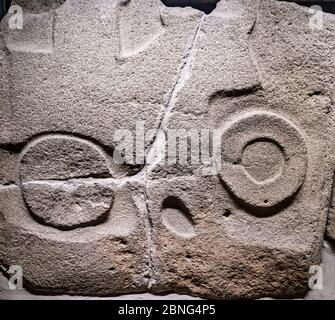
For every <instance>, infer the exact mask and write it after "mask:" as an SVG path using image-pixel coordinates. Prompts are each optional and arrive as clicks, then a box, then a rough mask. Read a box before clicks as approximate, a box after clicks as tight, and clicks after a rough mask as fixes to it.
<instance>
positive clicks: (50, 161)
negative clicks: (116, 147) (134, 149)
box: [20, 134, 114, 230]
mask: <svg viewBox="0 0 335 320" xmlns="http://www.w3.org/2000/svg"><path fill="white" fill-rule="evenodd" d="M109 176H110V174H109V168H108V160H107V158H106V156H105V155H104V153H103V151H102V150H100V148H99V147H98V146H96V145H95V144H94V143H92V142H89V141H86V140H84V139H81V138H77V137H73V136H68V135H61V134H55V135H52V134H51V135H47V136H44V137H40V138H37V139H36V140H34V141H32V142H31V143H29V144H28V146H27V147H26V148H25V149H24V150H23V152H22V155H21V162H20V177H21V188H22V194H23V197H24V200H25V203H26V205H27V207H28V209H29V210H30V213H31V214H32V216H33V218H35V220H37V221H38V222H40V223H42V224H45V225H49V226H52V227H55V228H59V229H64V230H71V229H75V228H78V227H87V226H93V225H97V224H99V223H102V222H103V221H104V220H105V219H106V218H107V215H108V213H109V210H110V209H111V207H112V204H113V199H114V196H113V191H112V190H111V188H110V187H108V186H106V185H105V184H104V183H103V181H102V180H101V179H98V178H107V177H109Z"/></svg>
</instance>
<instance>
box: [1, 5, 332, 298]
mask: <svg viewBox="0 0 335 320" xmlns="http://www.w3.org/2000/svg"><path fill="white" fill-rule="evenodd" d="M16 3H18V4H20V5H22V6H23V9H24V10H23V12H24V16H23V18H24V28H23V30H12V29H10V28H9V27H8V19H10V17H9V16H6V17H5V18H4V19H3V21H2V23H1V37H0V81H1V83H2V84H4V85H3V86H1V88H0V97H1V100H0V103H1V105H0V164H1V167H0V183H1V185H0V263H1V265H2V266H3V269H7V267H8V266H11V265H20V266H22V267H23V270H24V277H25V280H26V285H27V287H28V288H29V290H31V291H33V292H35V293H59V294H70V295H85V296H87V295H92V296H113V295H119V294H123V293H125V294H131V293H136V292H151V293H156V294H157V293H160V294H166V293H170V292H173V293H178V294H189V295H192V296H198V297H203V298H215V299H222V298H260V297H267V296H270V297H287V296H296V295H298V294H300V295H303V294H304V293H305V292H306V291H308V279H309V276H310V275H309V273H308V270H309V268H310V266H312V265H317V264H319V263H320V257H321V246H322V242H323V237H324V233H325V229H326V222H327V213H328V207H329V200H330V196H331V186H332V178H333V171H334V157H333V152H332V150H333V147H334V145H333V134H334V130H333V127H334V126H333V118H332V117H333V110H332V107H333V101H334V98H335V97H334V92H335V90H334V89H335V88H334V81H333V80H334V75H335V66H334V59H333V54H332V53H333V50H334V47H335V36H334V35H335V23H334V22H335V16H334V15H332V14H328V13H327V14H325V15H324V26H323V29H322V30H318V31H315V30H312V29H311V28H310V25H309V18H310V17H309V14H308V9H307V8H305V7H301V6H298V5H296V4H293V3H284V2H277V1H272V0H262V1H251V0H235V1H233V0H221V1H220V2H219V3H218V5H217V7H216V9H215V10H214V11H213V12H212V13H211V14H209V15H204V14H203V12H201V11H198V10H195V9H192V8H183V9H182V8H167V7H165V6H164V5H163V4H162V2H161V1H160V0H145V1H144V0H103V1H101V0H99V1H98V0H94V1H92V0H81V1H77V0H67V1H56V2H54V1H42V0H38V1H37V0H36V1H35V0H34V1H23V0H22V1H16ZM139 121H144V124H143V130H144V131H145V133H146V134H145V139H144V142H143V146H144V148H145V152H144V151H143V154H142V156H143V157H144V155H146V156H147V157H146V162H145V163H142V164H138V163H136V162H135V160H134V157H133V155H136V156H138V150H137V148H134V150H133V152H131V154H130V155H129V154H127V155H123V154H122V152H121V153H118V157H120V158H122V159H123V160H124V161H125V163H121V164H117V163H116V162H115V161H113V155H114V156H115V154H116V152H119V151H118V146H119V142H120V141H121V140H122V139H121V137H115V133H117V132H119V133H120V131H118V130H129V132H131V133H136V132H137V130H138V127H137V125H138V122H139ZM149 129H152V130H149ZM173 129H176V130H180V129H183V130H189V131H188V132H190V131H191V130H194V129H197V130H199V129H202V130H203V131H206V130H207V131H208V130H213V129H216V131H217V133H218V135H219V138H220V140H221V141H222V148H220V149H219V156H220V157H219V158H218V157H214V158H210V159H209V161H207V162H206V163H203V162H201V163H190V159H189V158H190V157H187V158H186V159H183V158H182V154H181V152H179V154H178V152H177V154H175V157H172V158H173V159H175V160H177V159H178V163H176V161H171V155H167V154H165V156H164V154H162V150H163V149H165V140H164V134H162V133H163V132H164V133H165V134H166V135H167V136H169V132H171V130H173ZM188 132H186V131H183V132H182V133H181V138H179V140H178V143H176V146H178V147H180V146H181V145H182V142H181V141H182V139H183V138H186V139H187V135H188ZM187 141H188V140H187ZM169 143H172V142H171V141H169ZM213 143H214V142H213ZM123 144H124V146H126V147H131V146H132V145H133V141H125V142H123ZM205 144H206V142H204V141H202V142H201V147H203V146H204V145H205ZM209 145H210V143H209ZM211 147H213V145H211ZM212 149H213V148H212ZM213 150H214V149H213ZM179 151H180V150H179ZM140 152H141V151H140ZM154 153H157V154H159V155H161V156H159V157H157V158H154V159H153V160H154V161H149V159H151V157H152V155H153V154H154ZM212 153H213V154H212V155H214V156H215V155H216V151H213V152H212ZM202 155H203V154H202ZM168 156H169V157H168ZM173 159H172V160H173ZM213 159H214V160H213ZM218 159H219V160H218ZM114 160H115V157H114ZM165 160H168V161H167V162H166V161H165ZM169 161H170V162H169ZM213 168H214V169H215V170H214V171H213ZM333 224H334V223H333V222H332V218H331V216H330V219H329V224H328V233H329V235H330V237H331V234H332V232H333V231H332V226H333Z"/></svg>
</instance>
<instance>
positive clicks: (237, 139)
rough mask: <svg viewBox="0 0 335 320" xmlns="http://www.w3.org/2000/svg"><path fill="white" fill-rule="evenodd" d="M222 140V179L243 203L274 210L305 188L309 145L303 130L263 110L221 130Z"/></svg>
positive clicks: (250, 113) (247, 114) (251, 113)
mask: <svg viewBox="0 0 335 320" xmlns="http://www.w3.org/2000/svg"><path fill="white" fill-rule="evenodd" d="M222 141H223V148H222V157H221V161H222V163H221V168H220V177H221V179H222V180H223V182H224V183H225V185H226V186H227V187H228V189H229V190H230V191H231V192H232V193H233V194H234V195H235V196H236V197H237V198H238V199H239V200H241V201H242V202H243V203H245V204H247V205H249V206H252V207H260V208H269V207H273V206H276V205H278V204H280V203H281V202H283V201H285V200H287V199H288V198H290V197H292V196H293V195H294V194H295V193H296V192H297V191H298V189H299V188H300V186H301V185H302V183H303V181H304V179H305V175H306V171H307V147H306V143H305V140H304V138H303V135H302V133H301V130H300V129H299V128H297V127H296V126H295V125H294V124H293V123H291V122H290V121H289V120H287V119H285V118H283V117H282V116H279V115H276V114H274V113H271V112H262V111H256V112H248V113H246V114H243V115H241V116H239V117H237V118H236V119H234V120H233V121H232V122H229V123H228V124H227V125H226V126H224V127H223V128H222ZM259 153H263V154H259ZM247 163H249V164H251V166H250V165H249V166H247V165H246V164H247ZM262 170H263V172H262Z"/></svg>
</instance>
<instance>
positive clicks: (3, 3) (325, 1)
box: [0, 0, 335, 20]
mask: <svg viewBox="0 0 335 320" xmlns="http://www.w3.org/2000/svg"><path fill="white" fill-rule="evenodd" d="M31 1H34V0H31ZM35 1H36V0H35ZM37 1H43V0H37ZM161 1H162V2H163V3H164V4H165V5H166V6H168V7H186V6H190V7H193V8H195V9H199V10H202V11H204V12H205V13H207V14H208V13H210V12H212V11H213V10H214V9H215V7H216V4H217V3H218V2H219V0H161ZM279 1H280V0H279ZM286 1H288V2H295V3H298V4H300V5H303V6H308V7H309V6H312V5H319V6H321V7H322V9H323V11H325V12H331V13H335V0H319V1H313V0H310V1H303V0H286ZM10 3H11V0H0V20H1V19H2V18H3V16H4V15H5V14H6V12H7V11H8V8H9V7H10Z"/></svg>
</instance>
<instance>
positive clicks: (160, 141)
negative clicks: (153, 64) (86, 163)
mask: <svg viewBox="0 0 335 320" xmlns="http://www.w3.org/2000/svg"><path fill="white" fill-rule="evenodd" d="M204 20H205V15H203V16H202V17H201V19H200V22H199V23H198V25H197V28H196V31H195V35H194V38H193V42H192V45H191V46H190V48H189V50H188V52H187V54H186V55H185V59H184V64H183V65H182V67H181V69H180V72H179V75H178V77H177V80H176V82H175V85H174V87H173V89H172V90H171V93H170V96H169V99H168V102H167V106H166V110H165V112H164V115H163V116H162V120H161V122H160V125H159V129H158V131H157V135H156V137H155V139H154V140H153V143H152V145H151V147H149V150H148V152H147V157H146V162H147V163H146V166H145V168H144V170H142V171H141V172H140V173H139V174H138V176H137V177H132V179H133V180H134V181H137V182H140V181H141V184H142V185H143V196H144V201H145V211H146V212H145V214H146V220H147V239H148V250H149V253H148V257H149V262H148V265H149V268H150V277H149V282H148V289H149V291H150V290H151V288H152V286H153V285H154V283H155V267H154V259H155V246H154V241H153V224H152V220H151V216H150V208H149V203H148V202H149V197H148V194H147V188H148V180H149V179H148V174H149V173H150V172H151V171H152V170H153V169H154V168H155V167H156V166H157V165H158V164H159V163H160V161H161V160H162V156H163V155H165V134H166V129H167V124H168V121H169V118H170V115H171V112H172V110H173V108H174V107H175V105H176V99H177V95H178V93H179V92H180V91H181V90H182V88H183V87H184V86H185V84H186V82H187V80H188V79H189V78H190V74H191V69H192V64H193V60H194V54H195V50H196V46H197V43H198V39H199V36H200V33H201V29H202V25H203V23H204ZM148 160H149V161H148Z"/></svg>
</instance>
